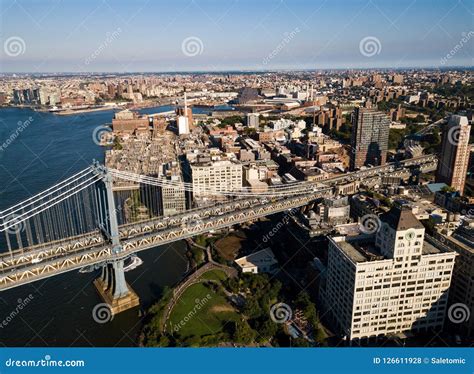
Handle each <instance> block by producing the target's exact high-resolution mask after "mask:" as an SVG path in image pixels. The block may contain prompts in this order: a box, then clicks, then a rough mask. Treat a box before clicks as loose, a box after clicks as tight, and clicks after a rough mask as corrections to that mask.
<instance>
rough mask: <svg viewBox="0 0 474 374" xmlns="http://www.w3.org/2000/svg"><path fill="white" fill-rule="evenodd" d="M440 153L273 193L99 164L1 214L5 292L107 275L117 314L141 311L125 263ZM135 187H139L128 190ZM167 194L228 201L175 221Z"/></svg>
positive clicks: (103, 287)
mask: <svg viewBox="0 0 474 374" xmlns="http://www.w3.org/2000/svg"><path fill="white" fill-rule="evenodd" d="M436 165H437V159H436V156H434V155H427V156H420V157H417V158H413V159H408V160H404V161H399V162H396V163H388V164H386V165H384V166H379V167H372V168H368V169H365V170H361V171H356V172H353V173H347V174H344V175H342V176H337V177H334V178H330V179H325V180H323V181H319V182H308V181H303V182H295V183H291V184H283V185H280V186H270V187H268V188H267V189H265V190H255V189H251V188H247V187H242V188H240V189H237V190H236V189H231V188H230V187H229V188H226V186H225V185H224V186H220V187H219V190H215V191H214V190H208V189H207V190H199V191H196V189H193V186H192V184H190V183H183V182H179V183H177V182H175V181H169V180H167V179H163V178H156V177H152V176H144V175H138V174H134V173H130V172H125V171H119V170H114V169H109V168H106V167H105V166H103V165H100V164H99V163H94V164H93V165H91V166H90V167H88V168H86V169H84V170H82V171H80V172H78V173H76V174H75V175H72V176H71V177H69V178H67V179H65V180H63V181H61V182H59V183H57V184H55V185H54V186H52V187H50V188H48V189H46V190H45V191H42V192H40V193H38V194H37V195H34V196H32V197H30V198H28V199H26V200H24V201H21V202H19V203H17V204H15V205H13V206H11V207H9V208H7V209H5V210H3V211H1V212H0V233H3V235H5V239H4V246H5V248H0V291H3V290H7V289H10V288H13V287H17V286H21V285H24V284H27V283H30V282H34V281H37V280H41V279H45V278H48V277H52V276H55V275H58V274H61V273H65V272H68V271H72V270H77V269H80V268H83V267H86V266H97V267H99V268H101V269H102V272H101V275H100V277H99V278H97V279H96V280H95V281H94V283H95V286H96V288H97V290H98V292H99V293H100V294H101V297H102V298H103V299H104V301H105V302H107V303H108V304H109V305H110V306H111V308H112V311H113V312H114V313H118V312H120V311H122V310H126V309H128V308H130V307H133V306H136V305H138V303H139V301H138V296H137V295H136V294H135V293H134V291H133V290H132V289H131V287H130V286H129V285H128V284H127V283H126V280H125V273H124V270H123V268H124V261H125V260H126V259H127V258H129V257H131V256H132V255H134V254H135V253H137V252H139V251H143V250H146V249H150V248H154V247H158V246H161V245H164V244H168V243H171V242H174V241H178V240H182V239H186V238H190V237H193V236H196V235H200V234H204V233H207V232H210V231H215V230H220V229H224V228H227V227H231V226H233V225H237V224H242V223H245V222H249V221H253V220H256V219H259V218H262V217H265V216H268V215H272V214H275V213H279V212H284V211H287V210H290V209H295V208H300V207H305V206H306V205H309V204H311V203H312V202H314V200H316V199H318V198H321V197H328V196H332V195H335V194H338V193H341V191H340V190H338V186H341V185H344V184H347V183H351V182H354V181H360V182H361V183H363V184H364V185H370V183H372V184H377V183H380V179H381V178H382V177H385V176H394V177H400V178H404V179H406V178H409V177H413V176H416V175H419V174H420V173H425V172H429V171H433V170H435V169H436ZM124 184H125V185H128V186H130V185H132V186H134V189H132V190H131V189H130V188H121V186H123V185H124ZM162 188H172V189H184V190H185V191H186V192H187V193H198V194H199V195H201V196H202V195H206V194H207V195H209V196H213V197H215V196H219V197H221V198H220V200H219V201H220V202H219V203H214V204H213V205H209V206H204V207H199V208H193V209H189V210H186V211H185V212H181V213H178V214H175V215H171V216H166V217H165V216H163V215H160V211H161V210H160V207H159V204H160V199H159V196H160V195H159V194H160V191H161V189H162Z"/></svg>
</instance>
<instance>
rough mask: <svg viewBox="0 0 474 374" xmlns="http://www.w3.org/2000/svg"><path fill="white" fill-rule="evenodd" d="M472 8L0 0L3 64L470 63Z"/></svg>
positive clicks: (319, 1) (384, 2) (436, 1)
mask: <svg viewBox="0 0 474 374" xmlns="http://www.w3.org/2000/svg"><path fill="white" fill-rule="evenodd" d="M473 12H474V1H472V0H463V1H458V0H444V1H443V0H430V1H429V0H371V1H370V0H369V1H367V0H346V1H343V0H313V1H310V0H213V1H211V0H169V1H160V0H95V1H91V0H77V1H74V0H35V1H27V0H0V17H1V20H0V41H1V48H0V71H1V72H102V71H111V72H112V71H113V72H138V71H189V70H205V71H214V70H255V69H256V70H265V69H318V68H370V67H395V68H396V67H420V66H425V67H428V66H429V67H441V66H445V67H447V66H461V65H462V66H472V65H473V56H474V48H473V47H474V17H473ZM453 52H454V53H453ZM443 59H444V60H443Z"/></svg>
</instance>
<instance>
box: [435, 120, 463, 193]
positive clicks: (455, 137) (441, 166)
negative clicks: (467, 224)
mask: <svg viewBox="0 0 474 374" xmlns="http://www.w3.org/2000/svg"><path fill="white" fill-rule="evenodd" d="M470 132H471V126H470V125H469V122H468V120H467V117H463V116H456V115H454V116H451V118H450V119H449V122H448V124H447V125H446V127H445V128H444V131H443V142H442V150H441V155H440V158H439V163H438V170H437V172H436V181H437V182H443V183H446V184H448V185H450V186H451V187H453V188H454V189H455V190H456V191H459V193H460V194H461V195H462V194H463V192H464V185H465V184H466V174H467V167H468V165H469V156H470V152H471V148H470V146H469V134H470Z"/></svg>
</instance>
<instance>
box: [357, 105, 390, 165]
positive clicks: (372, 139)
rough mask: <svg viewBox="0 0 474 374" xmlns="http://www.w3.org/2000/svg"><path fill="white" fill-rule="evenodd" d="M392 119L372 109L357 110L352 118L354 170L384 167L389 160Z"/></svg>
mask: <svg viewBox="0 0 474 374" xmlns="http://www.w3.org/2000/svg"><path fill="white" fill-rule="evenodd" d="M389 129H390V118H389V117H388V116H387V115H386V114H385V113H383V112H379V111H376V110H374V109H370V108H356V109H355V110H354V113H353V116H352V136H351V147H352V152H351V163H350V167H351V169H352V170H354V169H357V168H360V167H361V166H364V165H373V166H379V165H384V164H385V162H386V160H387V149H388V133H389Z"/></svg>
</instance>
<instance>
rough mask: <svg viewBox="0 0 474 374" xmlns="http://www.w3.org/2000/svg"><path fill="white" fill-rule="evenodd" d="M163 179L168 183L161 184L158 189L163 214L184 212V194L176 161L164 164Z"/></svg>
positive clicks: (169, 214)
mask: <svg viewBox="0 0 474 374" xmlns="http://www.w3.org/2000/svg"><path fill="white" fill-rule="evenodd" d="M164 180H165V181H166V182H169V183H168V184H166V185H164V186H162V187H161V191H160V192H161V203H162V210H163V215H164V216H165V217H166V216H171V215H174V214H178V213H181V212H184V211H185V210H186V196H185V190H184V182H183V178H182V176H181V169H180V167H179V163H178V162H176V161H172V162H170V163H168V164H166V165H164Z"/></svg>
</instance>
